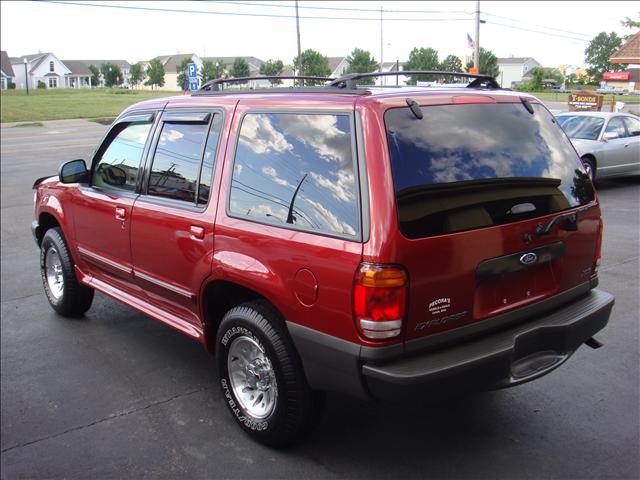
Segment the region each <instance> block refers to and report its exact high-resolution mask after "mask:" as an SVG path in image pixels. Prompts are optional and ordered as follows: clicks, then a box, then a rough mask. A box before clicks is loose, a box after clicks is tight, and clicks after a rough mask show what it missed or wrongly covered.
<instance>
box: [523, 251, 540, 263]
mask: <svg viewBox="0 0 640 480" xmlns="http://www.w3.org/2000/svg"><path fill="white" fill-rule="evenodd" d="M537 261H538V255H536V254H535V253H533V252H529V253H525V254H524V255H522V256H521V257H520V263H521V264H522V265H533V264H534V263H536V262H537Z"/></svg>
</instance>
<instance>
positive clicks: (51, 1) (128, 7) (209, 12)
mask: <svg viewBox="0 0 640 480" xmlns="http://www.w3.org/2000/svg"><path fill="white" fill-rule="evenodd" d="M38 1H40V2H42V3H49V4H58V5H72V6H79V7H99V8H116V9H123V10H138V11H147V12H170V13H197V14H205V15H233V16H241V17H262V18H265V17H266V18H296V17H295V15H278V14H268V13H241V12H219V11H213V10H187V9H179V8H150V7H136V6H132V5H110V4H104V3H84V2H82V3H80V2H66V1H58V0H38ZM299 18H304V19H307V20H362V21H375V22H379V21H380V19H379V18H366V17H325V16H323V17H320V16H300V17H299ZM387 20H389V21H401V22H458V21H469V19H468V18H389V19H387Z"/></svg>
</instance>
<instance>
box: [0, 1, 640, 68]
mask: <svg viewBox="0 0 640 480" xmlns="http://www.w3.org/2000/svg"><path fill="white" fill-rule="evenodd" d="M65 2H66V0H65V1H60V2H49V1H30V2H17V1H16V2H14V1H6V0H3V1H1V2H0V48H1V49H2V50H6V51H7V52H8V54H9V56H11V57H17V56H21V55H26V54H31V53H38V52H53V53H54V54H55V55H56V56H57V57H58V58H60V59H62V60H81V59H123V60H127V61H129V62H137V61H140V60H149V59H151V58H153V57H156V56H159V55H171V54H176V53H196V54H197V55H199V56H201V57H203V56H206V57H223V56H226V57H233V56H254V57H258V58H259V59H261V60H268V59H271V58H273V59H281V60H283V61H284V63H285V64H287V63H291V62H292V60H293V58H294V56H295V55H296V52H297V43H296V23H295V9H294V2H293V1H277V0H258V1H255V2H252V1H250V0H244V1H198V2H154V1H146V2H101V1H99V0H91V1H87V2H82V1H80V0H76V1H73V2H66V3H65ZM107 6H119V7H126V8H111V7H107ZM299 6H300V9H299V12H300V17H301V18H300V33H301V43H302V50H305V49H307V48H313V49H315V50H318V51H320V52H321V53H322V54H324V55H326V56H329V57H340V56H347V55H348V54H349V53H350V52H351V50H353V48H355V47H359V48H363V49H365V50H369V51H370V52H371V53H372V55H373V56H374V57H375V59H376V61H378V62H379V61H380V57H381V56H382V59H383V61H385V62H388V61H395V60H396V59H399V60H400V61H404V60H407V58H408V56H409V52H410V51H411V50H412V49H413V48H414V47H432V48H435V49H436V50H437V51H438V54H439V57H440V59H441V60H442V59H444V57H446V56H447V55H449V54H454V55H458V56H462V57H464V56H470V55H472V51H471V50H470V49H469V48H468V46H467V34H468V35H470V36H471V37H472V38H475V22H474V18H475V17H474V15H475V13H474V12H475V9H476V2H475V1H457V2H433V1H429V2H426V1H413V2H406V1H359V2H358V1H356V2H353V1H304V0H301V1H300V2H299ZM380 8H382V10H383V12H382V17H383V22H382V42H381V22H380ZM149 9H164V11H152V10H149ZM173 10H188V12H179V11H173ZM480 10H481V12H482V14H481V19H482V20H486V22H487V23H484V24H482V25H481V26H480V45H481V46H482V47H484V48H488V49H489V50H491V51H492V52H494V54H496V55H497V56H498V57H509V56H515V57H533V58H534V59H536V60H537V61H538V62H539V63H541V64H542V65H543V66H545V67H557V66H559V65H573V66H582V65H583V64H584V50H585V48H586V47H587V46H588V45H589V41H590V40H591V39H592V38H593V37H594V36H595V35H597V34H598V33H599V32H602V31H607V32H617V33H618V34H619V35H626V34H629V33H631V31H630V30H629V29H626V28H624V27H622V25H621V24H620V21H621V20H622V19H623V18H624V17H626V16H628V17H631V18H635V19H636V20H638V19H639V17H640V12H639V11H640V7H639V4H638V3H637V2H632V1H629V2H625V1H601V2H597V1H594V2H573V1H570V2H565V1H554V2H550V1H549V2H525V1H512V2H495V1H481V2H480ZM309 17H324V18H309ZM335 17H338V18H335ZM381 43H382V44H381ZM381 47H382V48H381Z"/></svg>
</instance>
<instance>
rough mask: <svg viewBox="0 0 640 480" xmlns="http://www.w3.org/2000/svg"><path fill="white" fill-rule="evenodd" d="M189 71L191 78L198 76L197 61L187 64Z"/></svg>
mask: <svg viewBox="0 0 640 480" xmlns="http://www.w3.org/2000/svg"><path fill="white" fill-rule="evenodd" d="M187 73H188V76H189V78H190V79H191V78H196V77H197V76H198V67H196V64H195V63H190V64H189V65H187Z"/></svg>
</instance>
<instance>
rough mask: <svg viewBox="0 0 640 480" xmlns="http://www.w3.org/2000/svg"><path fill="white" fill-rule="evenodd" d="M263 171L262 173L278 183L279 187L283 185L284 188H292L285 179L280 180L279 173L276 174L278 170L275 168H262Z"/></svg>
mask: <svg viewBox="0 0 640 480" xmlns="http://www.w3.org/2000/svg"><path fill="white" fill-rule="evenodd" d="M261 171H262V173H264V174H265V175H267V176H268V177H271V178H272V179H273V181H274V182H275V183H277V184H278V185H282V186H283V187H291V186H292V185H291V184H290V183H289V182H287V181H286V180H285V179H284V178H280V177H279V176H278V172H276V169H275V168H273V167H262V169H261Z"/></svg>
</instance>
